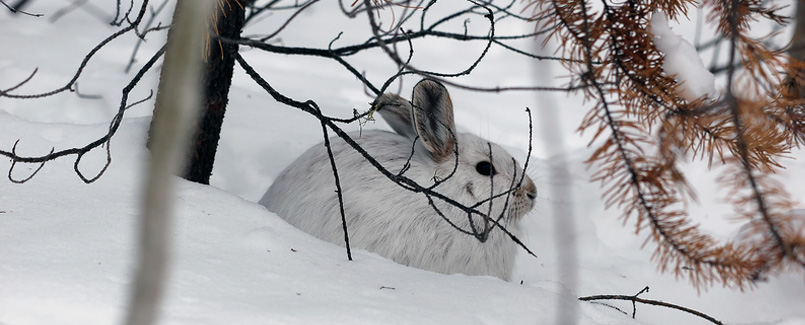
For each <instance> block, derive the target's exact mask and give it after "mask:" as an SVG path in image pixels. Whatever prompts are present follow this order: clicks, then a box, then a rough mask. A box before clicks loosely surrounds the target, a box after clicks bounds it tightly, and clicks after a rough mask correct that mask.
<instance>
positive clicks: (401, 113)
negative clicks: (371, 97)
mask: <svg viewBox="0 0 805 325" xmlns="http://www.w3.org/2000/svg"><path fill="white" fill-rule="evenodd" d="M373 106H374V107H375V109H377V110H378V112H379V113H380V116H383V120H385V121H386V123H388V124H389V125H390V126H391V128H392V129H394V132H397V133H398V134H400V135H403V136H406V137H409V138H411V140H413V139H414V138H416V131H414V122H413V117H411V102H409V101H408V100H406V99H405V98H402V97H400V96H397V95H395V94H382V95H380V97H377V99H376V100H375V102H374V105H373Z"/></svg>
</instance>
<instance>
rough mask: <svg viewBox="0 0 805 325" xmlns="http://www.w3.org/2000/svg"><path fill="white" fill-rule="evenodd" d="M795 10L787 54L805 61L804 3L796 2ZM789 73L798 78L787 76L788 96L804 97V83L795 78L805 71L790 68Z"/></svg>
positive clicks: (802, 74)
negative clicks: (792, 31) (792, 33)
mask: <svg viewBox="0 0 805 325" xmlns="http://www.w3.org/2000/svg"><path fill="white" fill-rule="evenodd" d="M796 6H797V10H796V12H795V13H794V35H793V36H792V37H791V47H790V48H789V49H788V55H790V56H791V58H792V59H794V60H797V61H800V62H805V4H803V3H802V2H801V1H800V2H798V3H797V4H796ZM788 73H789V74H790V75H796V76H799V78H796V79H795V78H788V80H787V81H788V87H789V96H791V97H793V98H794V99H803V98H805V85H803V84H800V83H798V82H797V80H801V79H803V78H805V76H804V75H805V71H801V70H796V69H792V70H791V71H789V72H788Z"/></svg>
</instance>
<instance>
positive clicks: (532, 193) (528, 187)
mask: <svg viewBox="0 0 805 325" xmlns="http://www.w3.org/2000/svg"><path fill="white" fill-rule="evenodd" d="M523 189H524V190H525V191H524V192H525V195H526V196H527V197H528V198H529V199H530V200H532V201H533V200H535V199H536V198H537V186H536V185H534V181H532V180H531V179H530V178H526V183H525V185H523Z"/></svg>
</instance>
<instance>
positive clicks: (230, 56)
mask: <svg viewBox="0 0 805 325" xmlns="http://www.w3.org/2000/svg"><path fill="white" fill-rule="evenodd" d="M251 2H252V1H244V0H240V1H232V0H228V1H217V2H216V3H217V5H216V13H214V15H216V16H214V17H210V19H208V22H209V26H210V29H209V32H210V33H214V32H217V33H218V36H220V37H222V38H226V39H237V38H239V37H240V32H241V29H242V28H243V23H244V13H245V12H244V8H245V7H243V6H245V5H247V4H248V3H251ZM242 5H243V6H242ZM237 50H238V45H237V44H227V43H224V42H222V41H220V40H218V39H217V37H216V35H210V37H208V38H207V53H206V56H205V58H206V59H205V64H206V66H205V68H204V69H205V70H204V78H203V80H202V82H203V86H202V87H203V88H202V89H203V102H202V105H203V107H202V109H201V113H200V114H199V117H198V120H197V121H196V122H195V124H194V129H195V131H194V135H193V140H192V143H191V148H190V150H189V153H190V156H189V157H188V159H187V165H186V167H185V169H184V172H183V173H182V177H184V178H185V179H187V180H189V181H193V182H197V183H201V184H209V183H210V176H211V175H212V168H213V163H214V162H215V153H216V151H217V149H218V140H219V139H220V138H221V125H223V122H224V113H225V112H226V104H227V102H228V100H229V98H228V97H229V87H230V86H231V85H232V71H233V68H234V66H235V56H234V54H235V53H237ZM157 114H159V112H158V111H156V110H155V111H154V116H156V115H157ZM149 143H150V139H149Z"/></svg>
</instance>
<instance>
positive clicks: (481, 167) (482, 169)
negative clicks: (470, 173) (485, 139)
mask: <svg viewBox="0 0 805 325" xmlns="http://www.w3.org/2000/svg"><path fill="white" fill-rule="evenodd" d="M475 170H476V171H477V172H478V174H481V175H484V176H492V175H494V174H495V167H494V166H492V163H490V162H488V161H482V162H479V163H478V164H477V165H475Z"/></svg>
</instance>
